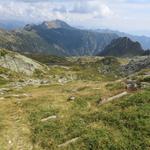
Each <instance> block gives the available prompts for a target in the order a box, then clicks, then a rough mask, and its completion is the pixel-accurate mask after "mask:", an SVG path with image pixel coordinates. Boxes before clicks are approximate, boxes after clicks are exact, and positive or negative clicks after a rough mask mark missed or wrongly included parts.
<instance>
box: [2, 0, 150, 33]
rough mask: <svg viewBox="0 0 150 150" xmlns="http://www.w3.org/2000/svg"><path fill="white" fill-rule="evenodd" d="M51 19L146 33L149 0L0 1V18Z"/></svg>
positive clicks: (17, 19) (149, 25)
mask: <svg viewBox="0 0 150 150" xmlns="http://www.w3.org/2000/svg"><path fill="white" fill-rule="evenodd" d="M55 19H60V20H63V21H66V22H67V23H69V24H71V25H73V26H77V27H84V28H93V29H98V28H109V29H113V30H119V31H123V32H128V33H131V34H138V35H148V36H150V0H0V21H4V20H8V21H11V20H15V21H23V22H25V23H39V22H42V21H49V20H55Z"/></svg>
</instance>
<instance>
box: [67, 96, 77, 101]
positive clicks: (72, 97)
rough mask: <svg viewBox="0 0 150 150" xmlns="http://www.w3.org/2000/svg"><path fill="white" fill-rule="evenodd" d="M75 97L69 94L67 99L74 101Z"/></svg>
mask: <svg viewBox="0 0 150 150" xmlns="http://www.w3.org/2000/svg"><path fill="white" fill-rule="evenodd" d="M75 99H76V97H75V96H70V97H69V98H68V101H74V100H75Z"/></svg>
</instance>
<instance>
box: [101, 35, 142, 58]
mask: <svg viewBox="0 0 150 150" xmlns="http://www.w3.org/2000/svg"><path fill="white" fill-rule="evenodd" d="M143 51H144V50H143V49H142V47H141V45H140V43H138V42H133V41H132V40H130V39H129V38H127V37H123V38H118V39H115V40H113V41H112V42H111V43H110V44H109V45H108V46H106V47H105V49H104V50H103V51H102V52H100V55H101V56H117V57H125V56H129V57H130V56H136V55H141V54H142V53H143Z"/></svg>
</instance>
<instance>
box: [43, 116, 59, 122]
mask: <svg viewBox="0 0 150 150" xmlns="http://www.w3.org/2000/svg"><path fill="white" fill-rule="evenodd" d="M56 118H57V116H55V115H54V116H49V117H47V118H44V119H42V120H41V122H45V121H48V120H52V119H56Z"/></svg>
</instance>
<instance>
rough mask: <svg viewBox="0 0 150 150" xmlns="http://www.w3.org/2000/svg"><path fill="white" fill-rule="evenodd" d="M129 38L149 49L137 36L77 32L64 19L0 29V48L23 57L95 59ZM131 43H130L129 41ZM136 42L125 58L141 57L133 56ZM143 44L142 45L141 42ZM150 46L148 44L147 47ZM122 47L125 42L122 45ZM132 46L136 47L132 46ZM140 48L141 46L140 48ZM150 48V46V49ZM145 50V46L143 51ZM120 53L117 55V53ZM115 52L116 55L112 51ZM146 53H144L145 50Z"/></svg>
mask: <svg viewBox="0 0 150 150" xmlns="http://www.w3.org/2000/svg"><path fill="white" fill-rule="evenodd" d="M123 35H124V36H126V37H129V38H131V40H133V37H134V38H137V41H138V42H140V41H141V43H142V44H143V45H145V46H144V47H148V45H149V43H150V42H149V40H150V39H149V38H147V40H145V38H146V37H144V38H143V37H136V36H131V35H127V34H125V33H121V32H115V31H111V30H85V29H77V28H74V27H72V26H70V25H68V24H67V23H66V22H64V21H61V20H54V21H44V22H43V23H41V24H38V25H36V24H27V25H26V26H24V27H23V28H18V29H14V30H9V31H8V30H5V29H1V30H0V48H6V49H9V50H12V51H17V52H20V53H24V54H42V55H43V54H44V55H47V54H49V55H57V56H85V55H87V56H92V55H97V54H100V52H102V51H104V50H105V51H108V50H106V48H108V45H109V50H110V48H111V47H112V46H110V44H114V43H112V41H114V40H116V39H118V38H120V37H123ZM129 41H130V40H129ZM134 41H135V39H134V40H133V42H130V46H129V49H128V48H127V50H125V49H124V50H125V53H126V54H123V55H124V56H127V55H129V56H131V55H133V54H138V55H139V54H141V52H140V53H139V51H136V50H137V49H134V51H135V52H134V53H133V51H132V52H131V55H130V48H131V47H134ZM142 41H143V42H142ZM144 41H145V43H147V44H148V45H146V44H144ZM119 43H120V44H122V42H119ZM132 44H133V45H132ZM117 47H118V49H115V50H113V49H111V50H110V51H111V53H109V55H110V54H111V55H113V53H118V55H117V56H120V55H122V52H121V51H120V49H119V47H120V46H119V45H117ZM139 47H141V46H139ZM149 47H150V46H149ZM140 49H141V50H142V47H141V48H140ZM116 50H117V52H116ZM113 51H114V52H113ZM142 51H143V50H142Z"/></svg>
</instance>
